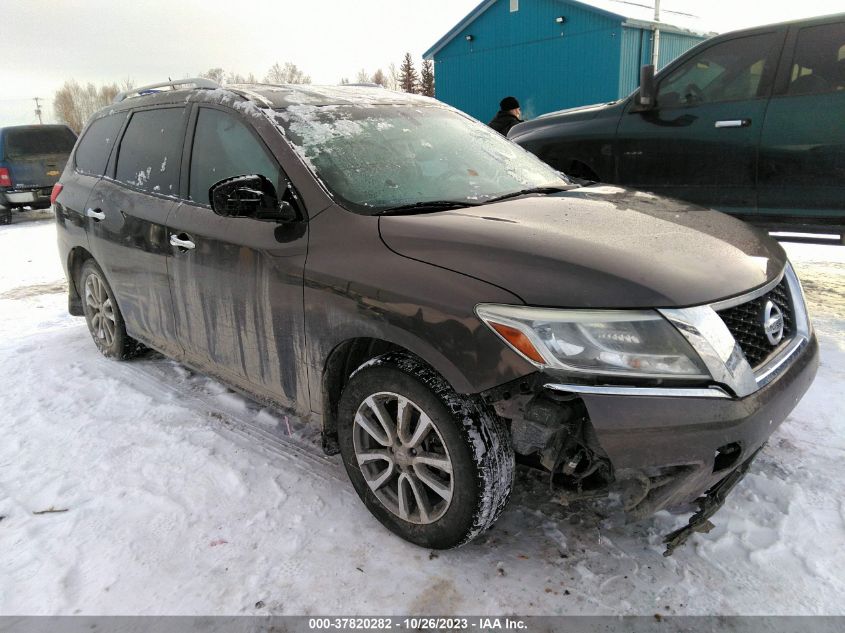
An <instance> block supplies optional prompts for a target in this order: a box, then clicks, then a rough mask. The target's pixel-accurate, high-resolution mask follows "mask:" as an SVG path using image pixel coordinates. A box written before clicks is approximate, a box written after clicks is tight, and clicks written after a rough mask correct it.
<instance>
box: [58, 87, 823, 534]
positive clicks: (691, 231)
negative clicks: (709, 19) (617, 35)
mask: <svg viewBox="0 0 845 633" xmlns="http://www.w3.org/2000/svg"><path fill="white" fill-rule="evenodd" d="M181 83H183V84H191V86H192V87H189V88H182V89H178V88H179V86H176V85H170V84H166V85H161V86H154V87H149V86H148V87H145V88H143V89H141V90H142V92H144V93H147V94H144V95H139V94H137V93H135V94H133V95H123V96H121V97H120V98H119V100H118V102H117V103H115V104H114V105H112V106H111V107H109V108H106V109H105V110H103V111H101V112H100V113H99V114H97V115H95V116H94V117H93V119H92V120H91V122H90V123H89V124H88V126H87V128H86V130H85V131H84V132H83V134H82V135H81V138H80V140H79V142H78V143H77V145H76V148H75V150H74V153H73V156H72V158H71V160H70V161H69V163H68V166H67V168H66V170H65V172H64V174H63V176H62V178H61V182H60V184H58V185H57V186H56V189H55V191H54V200H55V204H54V208H55V211H56V219H57V222H58V226H59V231H58V236H59V249H60V253H61V258H62V261H63V263H64V265H65V267H66V270H67V277H68V280H69V282H70V297H69V299H70V311H71V313H72V314H76V315H83V314H84V316H85V317H86V319H87V322H88V325H89V328H90V330H91V333H92V336H93V338H94V341H95V343H96V345H97V346H98V348H99V349H100V350H101V351H102V352H103V353H104V354H105V355H106V356H109V357H113V358H118V359H127V358H130V357H131V356H133V355H135V353H136V352H137V351H138V350H139V349H140V348H141V346H142V345H143V346H147V347H151V348H154V349H157V350H159V351H161V352H162V353H164V354H166V355H168V356H171V357H173V358H175V359H177V360H179V361H180V362H182V363H185V364H186V365H189V366H192V367H195V368H197V369H199V370H200V371H202V372H205V373H207V374H209V375H213V376H216V377H218V378H219V379H220V380H222V381H224V382H226V383H227V384H229V385H231V386H233V387H234V388H236V389H239V390H241V391H243V392H245V393H248V394H251V395H252V396H253V397H255V398H256V399H259V400H262V401H266V402H269V403H273V404H274V405H276V406H279V407H282V408H285V409H287V410H290V411H293V412H295V413H296V414H297V415H299V416H301V417H302V418H304V419H308V420H313V421H314V423H315V424H318V425H320V427H321V428H322V434H323V438H324V447H325V449H326V450H327V451H328V452H330V453H334V452H338V451H339V452H340V453H341V454H342V456H343V461H344V464H345V466H346V469H347V472H348V473H349V476H350V479H351V480H352V484H353V485H354V487H355V489H356V490H357V492H358V494H359V495H360V496H361V498H362V499H363V501H364V503H365V504H366V505H367V507H368V508H369V509H370V510H371V511H372V512H373V514H374V515H375V516H376V517H377V518H378V519H379V520H380V521H381V522H382V523H383V524H385V525H386V526H387V527H388V528H389V529H391V530H393V531H394V532H396V533H397V534H399V535H401V536H402V537H403V538H406V539H408V540H410V541H412V542H414V543H418V544H420V545H424V546H427V547H437V548H444V547H452V546H456V545H459V544H462V543H466V542H467V541H469V540H470V539H472V538H473V537H474V536H476V535H478V534H479V533H480V532H482V531H483V530H484V529H486V528H488V527H489V526H490V525H492V523H493V522H494V521H495V520H496V518H497V516H498V515H499V513H500V512H501V511H502V509H503V507H504V506H505V504H506V502H507V499H508V496H509V494H510V490H511V485H512V481H513V476H514V464H515V460H519V461H520V462H522V463H524V464H526V465H527V466H529V467H532V468H537V469H542V470H544V471H545V472H547V474H548V476H549V477H550V479H551V481H552V483H553V485H554V486H556V487H558V488H559V489H560V490H561V491H562V492H563V493H564V494H566V495H568V496H569V497H570V498H577V497H579V496H582V495H585V494H590V495H596V494H604V493H609V492H611V491H618V492H620V493H621V498H622V499H623V502H624V503H625V507H626V508H627V510H628V511H630V512H631V513H633V514H634V515H635V516H645V515H648V514H650V513H652V512H654V511H656V510H659V509H661V508H673V509H688V508H689V507H690V506H691V504H692V503H693V502H698V504H699V512H698V513H697V514H696V515H695V516H694V517H693V519H692V521H691V523H690V525H689V526H688V527H687V528H685V529H684V530H682V531H681V532H679V533H678V534H675V535H673V536H672V538H671V539H670V548H671V547H672V546H674V545H675V544H677V543H679V542H681V541H683V539H684V538H685V537H686V536H687V535H688V534H689V533H690V531H692V530H694V529H696V528H697V527H698V526H699V525H700V524H701V523H702V522H704V521H706V518H707V517H708V516H709V515H710V514H712V512H713V511H715V509H716V508H717V507H718V505H719V503H720V501H721V500H722V499H723V498H724V495H725V494H726V492H727V490H729V489H730V487H731V486H732V485H733V484H734V483H735V482H736V481H737V480H738V479H739V478H740V477H741V475H742V473H743V472H744V471H745V469H746V468H747V467H748V464H749V463H750V460H751V458H752V457H753V456H754V454H755V453H756V452H757V451H758V450H759V448H760V447H761V446H762V444H763V443H764V442H765V441H766V439H767V438H768V437H769V435H770V434H771V433H772V432H773V430H774V429H775V428H776V427H777V425H778V424H779V423H780V422H781V421H782V420H783V419H784V418H785V417H786V416H787V415H788V414H789V412H790V411H791V410H792V408H793V407H794V406H795V404H796V403H797V402H798V400H799V398H800V397H801V396H802V395H803V393H804V392H805V391H806V389H807V388H808V387H809V385H810V382H811V381H812V379H813V376H814V374H815V370H816V366H817V362H818V361H817V344H816V341H815V338H814V336H813V333H812V329H811V325H810V322H809V320H808V318H807V313H806V309H805V307H804V300H803V296H802V292H801V288H800V285H799V283H798V279H797V278H796V276H795V273H794V272H793V270H792V267H791V266H790V264H789V262H788V261H787V259H786V256H785V254H784V252H783V250H782V249H781V247H780V246H779V245H778V244H777V243H775V242H774V241H772V240H771V239H769V238H768V237H767V236H766V235H765V234H764V233H762V232H760V231H759V230H757V229H754V228H752V227H750V226H747V225H746V224H743V223H742V222H740V221H738V220H735V219H733V218H730V217H727V216H724V215H721V214H719V213H717V212H714V211H709V210H705V209H701V208H696V207H691V206H688V205H686V204H683V203H680V202H674V201H669V200H664V199H662V198H659V197H655V196H652V195H648V194H639V193H631V192H628V191H626V190H624V189H620V188H615V187H596V186H591V187H580V186H577V185H575V184H573V183H572V182H571V181H570V180H568V179H567V178H566V177H565V176H564V175H563V174H561V173H559V172H556V171H554V170H553V169H552V168H550V167H548V166H547V165H545V164H544V163H542V162H541V161H540V160H538V159H537V158H535V157H534V156H532V155H531V154H529V153H528V152H526V151H524V150H523V149H521V148H520V147H518V146H517V145H515V144H513V143H511V142H510V141H507V140H506V139H504V138H503V137H501V136H500V135H498V134H496V133H495V132H493V131H491V130H490V129H488V128H486V127H485V126H484V125H482V124H480V123H479V122H477V121H475V120H473V119H471V118H469V117H467V116H465V115H463V114H461V113H460V112H457V111H456V110H454V109H451V108H449V107H447V106H444V105H443V104H441V103H438V102H437V101H434V100H432V99H426V98H423V97H417V96H411V95H406V94H398V93H393V92H389V91H386V90H383V89H378V88H361V87H355V88H352V87H347V88H342V87H337V88H332V87H326V88H318V87H312V86H307V87H303V86H266V85H249V86H230V87H227V88H226V89H221V88H217V87H215V86H214V85H213V84H209V83H208V82H206V81H204V80H196V81H194V80H185V81H183V82H181ZM158 88H163V90H161V91H159V92H155V91H156V90H157V89H158ZM150 92H153V94H148V93H150Z"/></svg>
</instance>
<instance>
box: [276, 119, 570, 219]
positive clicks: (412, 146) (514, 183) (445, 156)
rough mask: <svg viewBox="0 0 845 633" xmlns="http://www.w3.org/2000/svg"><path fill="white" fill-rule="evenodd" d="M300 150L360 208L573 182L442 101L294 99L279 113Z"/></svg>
mask: <svg viewBox="0 0 845 633" xmlns="http://www.w3.org/2000/svg"><path fill="white" fill-rule="evenodd" d="M276 120H277V122H278V123H279V125H281V127H282V128H283V129H284V131H285V135H286V136H287V138H288V140H290V141H291V142H292V143H293V145H294V148H295V149H296V150H297V152H298V153H299V155H300V156H301V157H302V158H303V159H304V160H305V162H306V163H308V165H309V166H310V167H311V169H312V170H313V171H314V172H315V173H316V174H317V176H318V177H319V178H320V179H321V180H322V181H323V182H324V184H325V185H326V186H327V187H328V189H329V190H330V191H331V192H332V193H333V194H334V195H336V196H338V197H339V198H341V199H342V200H343V202H344V203H345V206H348V207H350V208H352V209H354V210H357V211H361V212H365V213H378V212H379V211H380V210H384V209H390V208H394V207H400V206H405V205H416V204H420V203H426V202H435V201H438V202H442V201H455V202H461V203H466V204H473V203H475V204H477V203H480V202H484V201H485V200H489V199H492V198H496V197H499V196H502V195H506V194H509V193H514V192H517V191H521V190H525V189H534V188H540V187H565V186H567V185H569V184H570V183H569V181H567V180H566V178H565V176H563V175H562V174H560V173H559V172H557V171H555V170H554V169H552V168H551V167H549V166H548V165H546V164H545V163H543V162H542V161H540V160H539V159H538V158H536V157H535V156H533V155H532V154H529V153H528V152H527V151H525V150H523V149H522V148H521V147H519V146H518V145H516V144H515V143H512V142H511V141H508V140H507V139H505V138H504V137H503V136H501V135H500V134H499V133H497V132H494V131H493V130H491V129H490V128H488V127H487V126H485V125H483V124H481V123H479V122H477V121H475V120H473V119H470V118H469V117H466V116H464V115H462V114H460V113H458V112H456V111H454V110H451V109H449V108H445V107H442V106H438V105H416V104H415V105H379V106H371V107H361V106H347V105H342V106H337V105H335V106H310V105H299V106H290V107H288V108H287V109H286V110H283V111H280V112H278V113H277V114H276Z"/></svg>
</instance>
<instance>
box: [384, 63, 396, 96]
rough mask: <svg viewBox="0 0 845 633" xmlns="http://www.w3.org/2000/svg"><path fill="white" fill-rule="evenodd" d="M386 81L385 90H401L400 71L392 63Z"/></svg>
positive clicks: (388, 68)
mask: <svg viewBox="0 0 845 633" xmlns="http://www.w3.org/2000/svg"><path fill="white" fill-rule="evenodd" d="M386 79H387V83H386V84H385V85H384V87H385V88H387V89H388V90H399V88H400V86H399V70H398V69H397V68H396V64H394V63H393V62H390V66H388V67H387V77H386Z"/></svg>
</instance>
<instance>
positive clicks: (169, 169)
mask: <svg viewBox="0 0 845 633" xmlns="http://www.w3.org/2000/svg"><path fill="white" fill-rule="evenodd" d="M184 110H185V109H184V108H161V109H158V110H141V111H139V112H135V113H134V114H133V115H132V118H131V119H130V120H129V125H128V126H127V128H126V132H125V133H124V134H123V139H122V140H121V141H120V151H119V152H118V155H117V169H116V171H115V178H116V179H117V180H119V181H120V182H125V183H128V184H130V185H133V186H135V187H138V188H140V189H143V190H144V191H153V192H156V193H163V194H171V195H176V193H177V192H178V189H179V163H180V161H181V159H182V138H183V132H182V115H183V114H184Z"/></svg>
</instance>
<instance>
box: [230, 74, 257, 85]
mask: <svg viewBox="0 0 845 633" xmlns="http://www.w3.org/2000/svg"><path fill="white" fill-rule="evenodd" d="M225 83H227V84H257V83H258V79H256V77H255V75H254V74H253V73H249V74H248V75H246V76H244V75H242V74H240V73H234V72H229V73H226V80H225Z"/></svg>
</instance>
